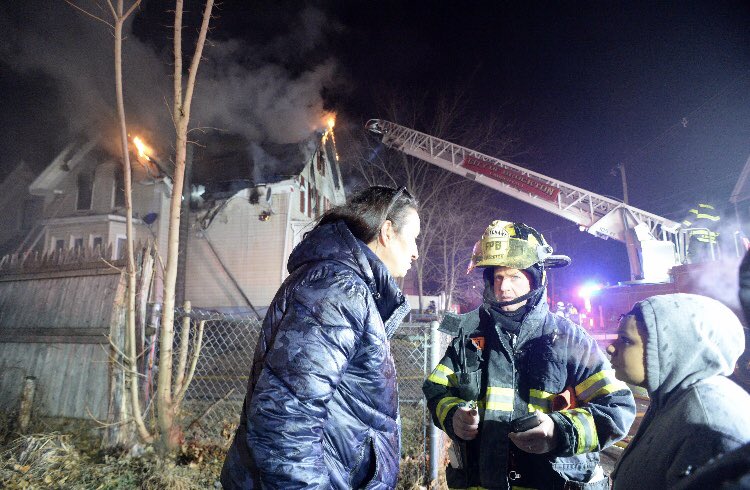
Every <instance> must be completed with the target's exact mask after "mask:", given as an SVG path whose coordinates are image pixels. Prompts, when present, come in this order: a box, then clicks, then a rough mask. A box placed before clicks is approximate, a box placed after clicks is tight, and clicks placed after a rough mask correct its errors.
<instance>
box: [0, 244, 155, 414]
mask: <svg viewBox="0 0 750 490" xmlns="http://www.w3.org/2000/svg"><path fill="white" fill-rule="evenodd" d="M137 250H140V253H139V254H138V258H137V262H138V265H139V267H138V269H139V271H141V270H145V269H149V270H152V268H151V267H150V264H152V259H151V257H152V256H151V255H150V253H151V252H150V247H148V246H146V247H139V248H138V249H137ZM102 255H104V256H105V257H106V256H108V254H106V253H104V254H101V253H99V251H91V250H81V251H74V252H71V251H68V252H55V253H53V254H48V255H44V256H40V255H29V256H15V257H8V256H6V257H4V258H3V259H0V410H4V411H6V412H13V411H14V410H16V409H17V407H18V403H19V397H20V394H21V389H22V387H23V383H24V379H25V378H26V377H28V376H33V377H35V378H36V379H37V393H36V398H35V401H34V410H35V412H36V413H37V414H39V415H43V416H50V417H73V418H89V419H90V418H92V417H93V418H96V419H99V420H105V421H109V422H117V421H120V420H122V419H123V418H125V416H126V412H127V407H126V405H125V403H124V401H123V400H122V391H123V390H122V386H123V383H124V375H123V372H122V369H121V368H120V366H119V365H118V364H117V363H116V362H113V359H115V358H117V349H119V350H120V351H124V322H125V292H126V285H127V277H126V274H125V273H124V272H123V268H122V266H123V263H122V261H116V262H107V261H105V260H104V259H102V258H101V256H102ZM144 257H146V258H147V261H146V264H147V265H146V266H145V267H142V266H143V265H144V264H143V258H144ZM144 276H148V277H147V278H146V277H144ZM150 277H151V276H150V272H149V274H139V279H148V280H146V283H147V284H145V285H143V286H145V289H144V290H145V291H146V293H147V292H148V290H149V285H148V283H149V282H150ZM146 297H147V294H146V295H144V297H143V301H142V305H143V308H139V313H140V314H139V315H137V317H140V320H141V321H140V322H139V323H140V326H141V332H142V331H143V323H144V322H143V320H144V313H145V302H146ZM110 342H112V344H113V345H112V344H110ZM115 346H116V348H117V349H115Z"/></svg>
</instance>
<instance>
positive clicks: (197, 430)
mask: <svg viewBox="0 0 750 490" xmlns="http://www.w3.org/2000/svg"><path fill="white" fill-rule="evenodd" d="M188 316H189V318H190V321H191V329H190V335H191V337H192V336H193V335H195V332H196V331H197V326H198V324H199V322H204V330H203V344H202V348H201V354H200V357H199V359H198V363H197V365H196V368H195V374H194V377H193V381H192V383H191V384H190V387H189V389H188V391H187V394H186V396H185V401H184V403H183V415H184V420H185V423H186V436H187V437H189V438H193V439H196V440H198V441H200V442H201V443H204V444H212V445H218V446H222V447H225V448H227V447H228V446H229V443H230V442H231V440H232V437H233V436H234V430H235V428H236V427H237V424H238V423H239V414H240V410H241V408H242V402H243V399H244V397H245V391H246V389H247V382H248V374H249V372H250V364H251V362H252V358H253V353H254V351H255V345H256V343H257V340H258V336H259V333H260V329H261V322H260V321H259V320H258V319H257V318H254V317H247V316H236V315H232V314H226V313H218V312H213V311H212V312H203V311H199V310H193V311H191V312H189V313H187V312H186V311H185V310H183V309H177V310H176V311H175V329H176V332H175V333H176V337H175V352H177V349H178V347H179V345H180V335H181V328H182V321H183V320H182V319H183V318H186V317H188ZM429 343H430V324H429V323H403V324H402V325H401V326H400V327H399V329H398V330H397V331H396V333H395V334H394V336H393V337H392V338H391V352H392V354H393V357H394V360H395V363H396V369H397V373H398V385H399V409H400V413H401V424H402V443H401V445H402V465H401V466H402V469H401V472H402V478H401V479H402V480H403V479H407V480H409V481H418V480H421V479H422V478H423V477H424V475H425V474H426V471H427V450H428V447H427V442H428V433H429V425H430V423H431V422H430V419H429V413H428V411H427V408H426V404H425V401H424V397H423V396H422V382H423V381H424V379H425V377H426V376H427V375H428V374H429V369H430V366H429V361H430V356H429ZM404 473H408V475H405V474H404Z"/></svg>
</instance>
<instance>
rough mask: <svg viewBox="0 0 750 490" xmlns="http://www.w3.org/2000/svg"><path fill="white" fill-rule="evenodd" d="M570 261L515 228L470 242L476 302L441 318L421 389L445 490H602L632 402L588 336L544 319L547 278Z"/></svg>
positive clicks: (496, 225) (495, 225) (529, 231)
mask: <svg viewBox="0 0 750 490" xmlns="http://www.w3.org/2000/svg"><path fill="white" fill-rule="evenodd" d="M569 263H570V259H569V258H567V257H565V256H553V255H552V248H551V247H550V246H549V245H548V244H547V242H546V241H545V240H544V237H543V236H542V235H541V234H540V233H538V232H537V231H536V230H534V229H533V228H531V227H529V226H527V225H525V224H523V223H511V222H507V221H493V222H492V223H491V224H490V225H489V227H487V229H486V231H485V233H484V235H482V238H481V240H480V241H479V242H478V243H477V245H475V247H474V253H473V256H472V260H471V264H470V266H469V271H471V270H472V269H473V268H474V267H480V268H483V271H484V272H483V274H484V283H485V289H484V295H483V304H482V306H480V307H479V308H478V309H476V310H474V311H472V312H469V313H466V314H464V315H446V317H445V319H444V320H443V322H442V323H441V326H440V329H441V330H442V331H443V332H445V333H449V334H451V335H452V336H453V337H454V338H453V340H452V342H451V344H450V346H449V347H448V349H447V350H446V352H445V355H444V356H443V358H442V360H441V361H440V363H439V364H438V365H437V366H436V367H435V369H434V370H433V371H432V373H431V374H430V375H429V377H428V378H427V380H426V381H425V382H424V385H423V387H422V389H423V391H424V393H425V396H426V397H427V405H428V407H429V410H430V413H431V415H432V419H433V422H434V423H435V425H436V426H437V427H439V428H440V429H442V430H444V431H445V433H446V434H447V435H448V436H449V437H450V438H451V440H452V444H451V449H450V451H449V455H450V456H451V457H450V464H449V466H448V467H447V469H446V477H447V481H448V486H449V487H450V488H452V489H469V488H531V489H561V490H562V489H572V488H580V489H608V488H609V482H608V478H607V477H606V475H604V473H603V470H602V468H601V466H600V465H599V451H600V450H601V449H603V448H605V447H607V446H609V445H611V444H613V443H614V442H616V441H618V440H620V439H621V438H622V437H624V436H625V434H626V433H627V431H628V429H629V428H630V425H631V424H632V422H633V420H634V418H635V402H634V400H633V395H632V393H631V392H630V390H629V389H628V387H627V386H626V385H625V384H624V383H623V382H621V381H618V380H617V379H616V378H615V377H614V373H613V372H612V370H611V368H610V364H609V362H608V361H607V358H606V356H605V354H604V353H603V352H602V350H601V349H600V348H599V347H598V346H597V344H596V342H595V341H594V339H592V338H591V337H590V336H589V335H588V334H587V333H586V332H585V331H584V330H583V329H581V328H580V327H578V326H576V325H574V324H573V323H572V322H570V321H569V320H567V319H565V318H562V317H560V316H558V315H556V314H554V313H552V312H550V309H549V306H548V304H547V301H546V286H547V269H548V268H551V267H564V266H566V265H568V264H569ZM530 414H531V417H530V418H531V419H532V420H530V421H528V420H526V419H524V417H525V416H529V415H530ZM524 421H525V422H526V423H527V424H528V425H527V427H528V426H530V427H531V428H530V429H528V430H523V429H524V428H525V427H518V428H517V429H516V432H511V428H512V427H513V426H515V425H517V424H518V425H522V423H523V422H524Z"/></svg>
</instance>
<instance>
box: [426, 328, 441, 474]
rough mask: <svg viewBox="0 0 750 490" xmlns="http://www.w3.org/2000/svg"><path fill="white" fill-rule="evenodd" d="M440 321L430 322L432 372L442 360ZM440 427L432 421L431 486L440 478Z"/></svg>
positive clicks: (430, 418) (429, 418)
mask: <svg viewBox="0 0 750 490" xmlns="http://www.w3.org/2000/svg"><path fill="white" fill-rule="evenodd" d="M439 326H440V323H438V322H436V321H432V322H430V372H432V370H433V369H435V366H437V365H438V363H439V362H440V356H441V355H442V353H441V352H440V350H441V349H440V333H439V332H438V327H439ZM428 420H430V422H431V421H432V417H431V416H428ZM440 437H441V436H440V429H438V428H437V427H436V426H435V424H433V423H430V487H432V484H433V482H436V481H437V479H438V463H439V461H440V452H441V451H440V446H441V444H440Z"/></svg>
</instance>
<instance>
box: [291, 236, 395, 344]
mask: <svg viewBox="0 0 750 490" xmlns="http://www.w3.org/2000/svg"><path fill="white" fill-rule="evenodd" d="M320 261H335V262H339V263H341V264H343V265H345V266H346V267H349V268H350V269H352V270H354V271H355V272H356V273H357V274H358V275H359V276H360V277H361V278H362V280H363V281H364V282H365V284H367V287H368V288H369V289H370V292H372V295H373V298H374V299H375V305H376V306H377V308H378V312H379V313H380V317H381V318H382V319H383V322H384V323H385V327H386V332H387V333H388V335H389V336H390V335H391V334H392V333H393V331H395V329H396V327H398V325H399V324H400V323H401V320H402V319H403V318H404V316H406V314H407V313H408V312H409V309H410V306H409V303H408V302H407V301H406V297H405V296H404V295H403V293H402V292H401V289H400V288H399V287H398V285H397V284H396V281H395V280H394V279H393V276H391V274H390V273H389V272H388V269H387V268H386V266H385V264H383V262H382V261H381V260H380V259H379V258H378V256H377V255H375V253H374V252H373V251H372V250H370V247H368V246H367V245H366V244H365V243H364V242H362V241H361V240H359V239H357V238H356V237H355V236H354V235H352V233H351V231H349V228H348V227H347V226H346V224H345V223H344V222H343V221H337V222H335V223H329V224H326V225H323V226H320V227H318V228H315V229H313V230H312V231H310V232H309V233H308V234H307V235H306V236H305V238H304V239H303V240H302V241H301V242H300V243H299V244H298V245H297V246H296V247H295V248H294V250H292V253H291V254H290V255H289V261H288V262H287V270H288V271H289V273H290V274H291V273H292V272H294V271H295V270H297V269H299V268H300V267H302V266H304V265H307V264H310V263H316V262H320Z"/></svg>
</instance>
